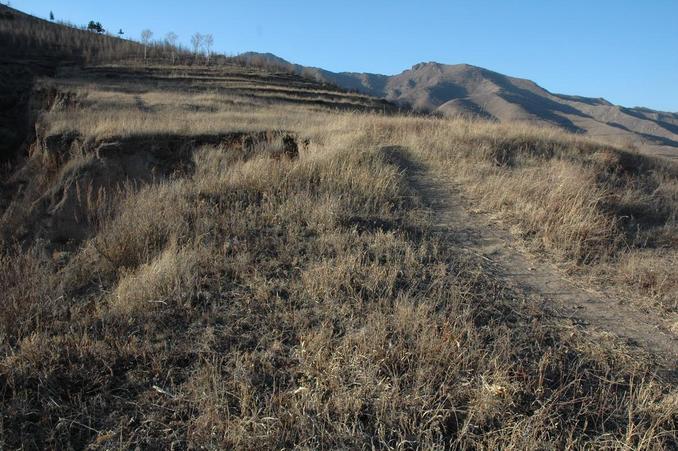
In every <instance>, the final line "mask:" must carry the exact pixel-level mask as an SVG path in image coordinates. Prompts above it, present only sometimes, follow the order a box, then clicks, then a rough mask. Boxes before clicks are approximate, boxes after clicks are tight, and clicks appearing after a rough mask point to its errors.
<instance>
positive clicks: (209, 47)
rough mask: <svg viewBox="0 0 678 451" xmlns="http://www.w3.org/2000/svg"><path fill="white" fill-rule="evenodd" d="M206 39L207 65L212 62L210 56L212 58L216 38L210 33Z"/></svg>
mask: <svg viewBox="0 0 678 451" xmlns="http://www.w3.org/2000/svg"><path fill="white" fill-rule="evenodd" d="M204 39H205V50H206V53H207V63H208V64H209V62H210V56H212V46H213V45H214V37H213V36H212V33H208V34H206V35H205V36H204Z"/></svg>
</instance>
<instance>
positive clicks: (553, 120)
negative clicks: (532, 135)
mask: <svg viewBox="0 0 678 451" xmlns="http://www.w3.org/2000/svg"><path fill="white" fill-rule="evenodd" d="M241 56H243V57H246V58H262V59H268V60H270V61H271V62H275V63H276V64H278V65H282V66H285V67H287V68H288V69H290V70H293V71H294V72H296V73H300V74H303V75H305V76H307V77H314V78H316V79H317V80H318V81H322V82H326V83H332V84H335V85H337V86H339V87H342V88H344V89H349V90H354V91H358V92H361V93H364V94H369V95H373V96H377V97H383V98H385V99H386V100H389V101H391V102H394V103H397V104H400V105H407V106H410V107H411V108H413V109H414V110H416V111H420V112H429V113H436V114H441V115H445V116H456V115H462V116H474V117H483V118H486V119H490V120H497V121H523V122H530V123H535V124H548V125H554V126H558V127H562V128H564V129H566V130H569V131H571V132H576V133H582V134H585V135H587V136H590V137H592V138H596V139H600V140H604V141H608V142H611V143H614V144H619V145H625V146H628V145H635V146H637V147H638V148H639V149H641V150H643V151H645V152H647V153H651V154H655V155H663V156H666V157H669V158H678V113H672V112H664V111H655V110H652V109H649V108H643V107H635V108H627V107H622V106H618V105H614V104H612V103H610V102H608V101H607V100H605V99H602V98H589V97H581V96H574V95H564V94H555V93H552V92H549V91H548V90H546V89H544V88H542V87H541V86H539V85H538V84H537V83H535V82H533V81H531V80H526V79H522V78H516V77H510V76H507V75H503V74H500V73H498V72H494V71H491V70H488V69H484V68H481V67H476V66H471V65H468V64H455V65H447V64H440V63H436V62H427V63H419V64H415V65H414V66H412V67H411V68H410V69H407V70H405V71H403V72H402V73H400V74H397V75H392V76H388V75H380V74H371V73H354V72H339V73H337V72H331V71H327V70H324V69H320V68H314V67H305V66H301V65H298V64H292V63H290V62H288V61H286V60H284V59H283V58H280V57H278V56H276V55H273V54H270V53H267V54H264V53H255V52H248V53H246V54H243V55H241Z"/></svg>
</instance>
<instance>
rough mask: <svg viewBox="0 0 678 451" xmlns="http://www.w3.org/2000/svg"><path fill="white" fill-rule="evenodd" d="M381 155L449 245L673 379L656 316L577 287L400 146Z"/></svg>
mask: <svg viewBox="0 0 678 451" xmlns="http://www.w3.org/2000/svg"><path fill="white" fill-rule="evenodd" d="M387 153H388V154H389V155H391V156H392V158H393V159H396V160H398V162H399V164H401V166H402V167H403V168H404V170H405V171H406V173H407V175H408V179H409V181H410V184H411V186H412V187H413V188H414V189H415V190H416V191H417V192H418V194H419V195H420V196H421V197H422V198H423V200H424V202H425V204H426V206H427V207H428V208H430V210H431V214H432V215H433V219H434V221H435V228H436V229H437V231H438V232H439V233H440V234H441V235H442V236H443V237H444V239H445V241H447V242H448V243H450V245H454V246H459V247H461V248H462V249H464V250H466V251H468V252H470V253H473V254H475V255H477V256H480V257H482V258H483V259H485V260H487V261H488V262H489V263H490V264H491V266H492V267H493V268H494V270H495V272H496V275H497V276H498V277H500V278H501V279H503V280H504V281H505V282H506V283H507V285H509V286H511V287H512V288H516V289H519V290H520V291H523V292H525V293H526V294H528V295H530V296H531V297H532V298H533V299H535V301H536V302H541V303H542V307H543V308H545V309H546V310H548V311H550V312H551V313H552V314H554V315H555V316H557V317H560V318H563V319H565V320H567V321H570V322H571V323H572V325H573V326H574V327H585V328H591V329H593V330H596V331H599V332H607V333H611V334H614V335H616V336H618V337H619V338H621V339H623V340H624V341H626V342H627V343H628V344H629V345H632V346H637V347H640V348H641V349H642V350H644V351H646V352H648V353H649V354H650V355H651V356H653V358H654V359H655V361H656V366H657V373H658V374H659V375H660V376H662V377H665V378H670V379H675V380H678V337H676V336H675V334H673V333H672V332H671V331H670V330H669V327H668V325H667V324H666V321H664V320H663V319H662V318H661V317H660V316H659V315H655V314H653V313H652V312H644V311H640V310H638V309H637V308H635V307H634V306H633V305H630V303H628V302H627V300H626V299H624V298H622V297H620V296H618V295H616V294H612V293H607V292H600V291H595V290H593V289H592V288H591V287H583V286H580V285H579V284H577V283H576V282H575V281H573V280H570V279H569V278H568V277H567V276H566V275H565V274H563V272H562V271H560V270H559V269H558V268H557V267H556V266H555V265H553V264H550V263H546V262H543V261H541V260H538V259H537V258H536V257H535V256H534V255H530V253H529V252H527V251H525V250H524V249H523V248H522V246H521V245H520V243H519V242H518V241H517V239H516V238H514V237H513V236H512V234H511V233H510V232H509V231H508V230H507V229H506V227H505V226H504V225H502V224H499V223H497V222H496V221H493V220H492V219H491V218H490V217H489V216H488V215H487V214H484V213H478V212H475V211H472V210H471V208H470V207H469V204H468V202H467V201H466V200H465V199H464V197H463V195H462V192H461V189H460V187H458V186H457V185H456V184H455V183H454V182H453V181H452V180H450V179H443V178H441V177H437V176H435V175H434V174H433V173H431V172H430V171H428V170H427V169H426V168H424V167H421V166H419V165H417V164H416V163H414V162H413V161H411V160H408V159H407V157H406V150H405V149H399V148H389V149H387Z"/></svg>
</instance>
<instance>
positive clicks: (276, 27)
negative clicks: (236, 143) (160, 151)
mask: <svg viewBox="0 0 678 451" xmlns="http://www.w3.org/2000/svg"><path fill="white" fill-rule="evenodd" d="M5 1H6V0H5ZM10 1H11V6H13V7H15V8H18V9H20V10H23V11H26V12H29V13H33V14H36V15H39V16H41V17H47V16H48V15H49V11H50V10H52V11H54V14H55V16H56V18H57V19H61V20H68V21H71V22H74V23H83V24H84V23H87V22H88V21H89V20H92V19H94V20H98V21H100V22H101V23H102V24H103V25H104V26H105V27H106V28H107V29H110V30H116V31H117V30H118V29H119V28H122V29H123V30H124V31H125V32H126V36H128V37H136V38H138V36H139V35H140V32H141V30H142V29H144V28H149V29H151V30H153V32H154V33H155V37H162V36H164V35H165V34H166V33H167V32H168V31H174V32H175V33H177V34H178V35H179V39H180V41H182V42H183V43H184V44H188V41H189V38H190V36H191V34H193V33H194V32H196V31H199V32H202V33H212V34H213V35H214V40H215V45H214V48H215V50H217V51H220V52H223V53H227V54H234V53H239V52H243V51H248V50H253V51H261V52H272V53H275V54H277V55H279V56H281V57H283V58H285V59H287V60H289V61H292V62H295V63H299V64H303V65H309V66H318V67H323V68H325V69H329V70H333V71H356V72H376V73H384V74H395V73H399V72H401V71H402V70H404V69H406V68H409V67H410V66H412V65H413V64H416V63H418V62H422V61H437V62H441V63H448V64H456V63H468V64H474V65H477V66H482V67H486V68H488V69H492V70H495V71H497V72H501V73H504V74H507V75H512V76H517V77H524V78H529V79H531V80H534V81H535V82H537V83H538V84H540V85H541V86H543V87H544V88H546V89H548V90H550V91H553V92H558V93H565V94H577V95H584V96H589V97H605V98H606V99H608V100H610V101H612V102H614V103H618V104H621V105H624V106H646V107H650V108H655V109H660V110H666V111H674V112H678V0H645V1H641V0H616V1H608V0H588V1H580V0H569V1H564V0H563V1H561V0H541V1H536V0H512V1H509V0H474V1H471V0H468V1H467V0H457V1H452V0H449V1H443V0H435V1H434V0H430V1H426V0H420V1H417V2H415V1H401V0H373V1H369V0H363V1H354V0H343V1H336V2H331V1H323V0H314V1H307V0H296V1H295V0H278V1H274V0H225V1H213V0H190V1H188V0H184V1H174V0H169V1H163V2H160V1H147V0H135V1H131V0H117V1H106V2H102V1H95V0H72V1H68V0H10Z"/></svg>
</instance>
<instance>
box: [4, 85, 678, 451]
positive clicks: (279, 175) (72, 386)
mask: <svg viewBox="0 0 678 451" xmlns="http://www.w3.org/2000/svg"><path fill="white" fill-rule="evenodd" d="M95 91H96V92H95ZM150 91H152V90H150ZM150 91H149V92H148V93H144V94H143V97H142V100H143V101H144V103H145V104H147V105H149V106H152V107H153V108H151V111H147V112H142V113H143V114H142V116H144V117H148V118H149V119H148V122H147V127H146V125H144V128H143V129H142V130H141V129H140V130H137V129H135V128H134V127H132V128H131V130H132V131H131V132H130V131H129V130H130V129H128V128H126V127H127V125H126V124H127V123H126V122H124V121H123V119H124V117H125V115H127V114H129V113H130V112H129V111H128V110H127V109H126V108H127V107H124V108H120V110H119V111H112V112H109V114H111V115H114V117H113V118H112V119H111V121H110V123H108V124H106V125H101V124H99V122H98V121H99V120H102V121H103V119H102V117H98V116H96V115H97V114H100V113H101V114H106V110H105V109H104V111H101V112H97V111H96V109H97V108H96V105H97V102H98V101H102V102H106V101H113V100H114V99H113V98H111V97H110V96H108V94H106V93H105V90H103V91H97V90H94V91H92V90H89V91H88V92H89V94H87V96H86V97H88V98H89V99H90V100H91V101H92V104H91V105H89V106H87V107H84V106H80V107H79V108H82V109H83V111H76V112H75V113H74V114H75V115H79V116H74V117H75V118H76V119H77V120H75V121H74V122H73V123H72V124H71V127H73V128H77V130H78V131H79V132H81V133H82V134H83V135H85V136H86V135H88V134H89V133H92V134H93V135H95V137H99V138H100V137H102V136H104V135H106V134H107V133H110V135H111V136H113V135H119V134H121V133H137V132H139V133H142V132H143V133H149V132H150V131H152V130H153V131H155V132H158V131H168V130H171V129H173V127H176V125H177V124H178V122H171V121H170V122H167V123H165V122H163V120H168V119H167V118H168V117H167V116H163V113H161V112H160V111H162V108H168V109H171V108H178V106H176V105H175V106H174V107H172V105H171V104H172V102H178V103H181V102H183V101H184V99H183V98H182V100H177V99H178V97H176V98H172V97H168V98H167V99H168V100H167V101H166V103H167V104H168V105H167V106H162V104H163V102H164V101H163V98H162V97H159V96H157V94H154V93H152V92H150ZM79 95H82V94H79ZM97 96H100V97H97ZM107 96H108V97H107ZM95 99H96V101H95ZM125 99H126V97H124V96H121V98H120V101H121V102H127V101H128V100H129V99H127V100H125ZM218 100H219V98H218V96H217V97H214V98H208V99H204V98H203V99H199V100H198V101H200V102H203V101H204V102H208V103H210V104H212V102H213V103H217V102H218ZM186 101H187V102H194V101H196V99H190V98H189V99H187V100H186ZM220 108H222V110H220V111H223V114H224V115H225V116H223V117H222V116H218V114H219V113H217V116H218V117H219V118H220V119H224V120H225V122H221V123H220V122H218V121H214V122H213V123H211V124H209V125H205V124H202V123H201V121H200V120H199V116H198V115H196V116H195V117H194V118H188V119H187V123H188V124H189V125H188V126H189V128H190V127H195V128H191V129H190V130H189V132H190V133H195V134H198V133H204V132H207V133H211V132H218V133H225V132H228V131H232V130H234V129H238V128H240V127H244V128H245V129H247V130H250V129H255V130H256V129H269V130H270V129H291V130H294V131H296V132H297V133H299V134H302V135H303V136H305V137H308V138H309V139H310V146H309V148H308V149H306V150H304V151H302V153H301V157H300V158H299V159H298V160H286V159H273V158H270V157H268V156H266V155H259V156H254V157H253V158H242V156H239V155H237V154H233V152H231V151H229V150H227V149H224V148H222V147H211V146H206V147H201V148H200V149H195V151H194V152H193V155H192V166H191V171H189V172H183V173H181V174H177V175H175V176H174V177H165V178H159V179H157V180H147V181H146V182H145V184H138V185H135V184H131V183H128V184H127V185H124V186H125V187H126V188H125V189H124V191H122V192H121V191H118V192H116V193H115V196H111V197H110V199H112V202H113V205H111V204H110V203H109V202H97V201H92V202H91V208H90V210H97V208H100V209H101V211H91V212H90V213H89V214H90V215H91V217H93V218H95V219H96V220H92V221H91V230H90V235H89V237H88V238H87V239H85V240H84V241H82V242H79V243H70V244H69V245H68V246H65V248H66V251H63V253H59V254H56V253H53V254H48V253H45V252H44V251H42V252H41V251H40V249H44V248H49V244H45V243H42V244H41V243H39V242H34V243H31V245H32V247H33V249H34V250H33V251H31V252H26V251H24V250H21V251H14V252H10V251H7V252H6V253H5V254H4V255H3V257H2V258H1V259H0V265H1V266H0V273H1V274H2V276H0V292H2V293H9V294H10V295H9V296H5V297H3V298H2V302H3V304H2V316H0V321H2V323H1V324H0V325H1V326H2V328H3V329H2V330H3V335H2V345H1V346H2V350H3V353H2V357H1V359H0V394H1V396H0V400H1V401H0V404H1V405H2V409H0V412H1V416H0V443H1V444H2V446H3V447H7V448H16V447H20V446H23V447H24V448H68V447H72V448H86V447H90V448H93V449H112V448H121V449H122V448H134V447H137V446H139V447H141V448H144V447H155V448H172V447H174V448H175V449H183V448H198V447H207V448H212V449H222V448H239V449H250V448H266V449H269V448H271V449H272V448H276V449H280V448H293V447H297V448H384V449H391V448H393V449H410V448H441V449H442V448H471V449H495V448H519V449H534V448H586V447H588V448H606V449H629V448H633V449H636V448H638V449H662V448H664V449H671V448H672V447H675V444H676V442H677V440H678V432H677V431H678V403H677V402H676V400H677V399H678V398H677V397H678V394H677V393H676V388H675V385H672V384H671V383H670V382H664V381H661V380H658V379H656V378H654V377H653V376H652V374H651V372H650V368H651V365H650V363H649V362H648V361H647V358H646V356H643V355H642V354H640V353H639V352H637V351H632V350H630V349H628V348H626V347H625V346H624V345H623V344H621V343H619V342H618V341H616V340H615V339H613V338H611V337H608V336H605V335H592V334H589V333H586V332H583V331H580V330H578V329H572V328H565V327H564V326H561V325H559V324H558V323H557V322H554V321H553V320H551V319H549V318H548V317H547V316H545V315H544V312H542V311H541V310H539V309H538V308H537V307H536V305H537V304H536V303H535V302H533V301H532V300H530V299H525V298H524V297H523V296H522V295H521V294H519V293H516V292H514V291H512V290H511V289H509V288H507V287H506V286H504V285H503V284H502V283H501V282H499V281H498V280H496V279H494V278H493V276H492V273H491V271H489V270H488V268H487V267H485V263H484V262H483V261H482V260H476V259H474V258H472V257H469V256H468V255H465V254H462V253H461V252H459V251H458V250H457V249H455V248H454V247H452V246H449V245H448V243H446V242H444V241H441V238H440V237H438V236H436V235H435V234H434V233H433V232H432V227H431V224H430V221H429V218H428V216H427V214H426V212H425V209H424V208H423V205H422V202H421V199H419V198H418V197H417V193H416V192H413V191H412V190H411V188H410V187H409V186H408V183H407V179H406V177H405V176H404V175H403V172H402V171H403V168H402V167H400V166H398V165H397V164H395V163H394V162H393V161H392V159H391V158H389V156H388V155H386V154H384V152H383V151H382V150H380V149H382V148H383V147H384V146H386V145H400V146H404V147H406V148H408V149H409V155H408V156H409V157H410V158H413V159H416V160H419V161H420V162H422V163H423V164H428V165H430V166H431V167H432V168H434V169H435V168H437V169H436V170H438V171H440V173H442V174H445V175H446V176H448V177H454V178H455V179H456V180H458V181H459V182H460V183H462V186H464V187H466V188H467V190H468V192H469V194H470V195H472V196H474V198H475V199H478V202H480V203H481V204H482V205H483V206H484V207H485V208H488V209H489V208H495V209H497V211H500V212H501V213H502V214H503V215H505V217H506V218H507V220H510V221H514V222H515V223H516V224H519V225H520V226H521V227H522V228H523V231H524V236H525V238H526V240H527V242H529V243H532V244H533V245H534V246H535V248H538V249H543V250H545V251H547V252H549V253H551V254H552V255H553V256H555V257H557V258H562V259H566V261H569V262H572V264H573V265H579V266H580V267H581V266H582V265H585V267H591V268H597V269H598V268H605V270H606V271H610V273H611V274H615V275H616V276H619V277H621V276H623V275H629V274H635V275H636V276H637V277H636V276H634V277H632V278H631V279H629V283H632V284H637V283H640V284H649V285H650V286H652V287H653V288H652V289H653V290H656V292H657V294H656V295H654V296H656V298H657V299H663V298H662V296H665V294H666V293H667V290H669V289H670V287H671V284H672V282H671V278H670V277H671V276H673V277H675V275H674V274H673V273H672V272H667V274H669V277H667V278H662V277H661V276H660V277H655V278H652V277H649V276H647V275H644V276H641V273H647V271H648V270H649V268H648V267H647V266H646V265H645V264H644V263H643V261H644V260H643V259H645V258H650V257H649V255H650V254H649V253H652V255H653V257H652V258H653V261H655V262H659V261H661V260H660V259H664V258H674V259H675V253H674V252H675V250H674V247H675V246H674V244H675V242H674V244H670V243H671V242H670V241H666V240H670V239H674V238H675V205H676V202H675V201H676V198H675V197H672V196H675V186H676V185H675V173H673V172H671V171H673V169H672V168H671V167H669V166H665V165H663V164H660V163H656V162H650V161H649V160H645V159H640V160H638V161H639V162H640V163H642V164H641V165H640V166H638V167H639V168H642V169H639V170H638V171H637V172H633V173H625V172H623V171H622V172H619V171H616V169H615V168H616V163H615V162H616V161H617V160H615V159H616V158H617V157H618V156H620V155H623V154H620V153H618V152H617V151H616V150H610V149H603V148H601V147H600V146H595V145H592V144H591V143H588V142H586V141H582V140H579V139H577V138H575V137H571V136H569V135H564V134H561V133H559V132H556V131H553V130H540V129H532V128H518V127H508V126H502V125H497V124H485V123H474V122H467V121H461V120H442V119H430V118H428V119H424V118H412V117H401V116H398V117H384V116H380V115H368V114H350V113H338V112H334V111H329V110H324V111H323V112H321V113H318V112H316V111H315V110H313V109H309V108H306V107H305V106H303V105H297V106H295V107H292V106H288V107H287V109H286V110H284V111H285V112H284V114H283V109H282V107H280V108H281V109H280V110H277V109H269V110H268V111H266V110H264V109H259V108H258V107H256V106H255V107H253V106H248V107H247V108H250V110H244V109H243V110H242V111H239V110H238V107H233V108H232V109H230V110H229V108H231V107H228V108H227V107H220ZM88 111H89V112H91V114H92V116H93V117H96V119H94V120H92V122H91V124H89V125H88V123H87V122H86V116H87V113H88ZM67 113H68V112H64V111H57V112H54V114H53V115H52V116H49V115H48V116H47V117H45V118H44V120H45V121H46V122H45V123H44V125H45V126H46V127H54V128H53V129H52V131H53V132H54V133H57V132H58V131H59V130H62V127H63V126H64V125H63V124H66V122H65V118H66V117H67V116H62V115H65V114H67ZM196 114H198V113H196ZM226 115H230V116H226ZM178 117H180V116H177V118H176V119H172V120H176V121H178ZM225 117H229V118H230V119H229V120H228V121H226V119H225ZM237 117H241V118H242V121H243V122H238V121H237V120H231V119H234V118H237ZM60 118H61V119H60ZM170 118H171V117H170ZM137 119H138V118H137ZM202 119H203V120H205V119H206V120H208V121H209V120H211V119H209V118H208V117H207V116H202ZM60 120H63V121H64V122H63V123H61V122H59V121H60ZM51 121H54V122H51ZM81 121H85V122H81ZM60 124H61V125H60ZM88 127H91V128H88ZM97 127H104V128H103V129H101V130H99V129H97ZM102 130H103V131H102ZM173 133H177V130H174V131H173ZM36 155H37V154H36ZM603 157H604V161H605V162H604V163H601V162H600V159H601V158H603ZM634 158H635V157H634ZM610 161H612V163H610ZM620 164H621V165H622V168H623V166H624V164H623V163H621V162H620ZM64 167H66V166H64ZM69 167H70V168H71V170H75V171H76V172H77V171H78V169H77V168H87V167H89V166H87V165H84V164H83V165H79V164H75V163H71V164H70V166H69ZM609 168H612V170H610V169H609ZM63 171H64V169H63V167H60V168H57V169H56V170H55V171H54V174H53V175H51V176H50V177H47V178H46V180H59V177H62V176H64V175H65V173H64V172H63ZM500 187H501V188H502V189H501V190H499V188H500ZM641 200H642V201H643V202H645V203H644V204H643V205H647V204H646V202H650V205H651V206H652V208H655V209H656V211H660V212H662V213H661V214H660V215H659V216H658V217H657V220H656V221H653V222H652V223H649V224H641V227H635V224H634V225H631V224H630V223H627V222H624V221H626V219H624V218H622V216H624V215H625V214H626V213H624V212H628V211H629V210H632V208H635V207H638V208H639V204H638V202H640V201H641ZM623 206H626V207H628V208H626V209H625V210H624V209H623V208H622V207H623ZM671 215H673V216H671ZM638 218H645V216H639V217H638ZM672 221H673V222H672ZM631 229H632V230H634V232H633V233H631V232H629V230H631ZM659 231H661V233H659ZM650 238H654V239H655V240H657V241H656V242H654V243H651V242H650V240H649V239H650ZM660 243H661V244H660ZM662 246H664V247H662ZM655 254H656V255H655ZM626 255H630V256H632V257H633V258H635V259H637V260H634V259H632V258H629V259H625V258H622V256H626ZM622 262H623V265H622ZM624 265H626V266H624ZM615 271H617V272H615ZM673 287H674V288H675V285H674V286H673ZM648 292H650V291H648ZM665 306H669V304H667V303H665Z"/></svg>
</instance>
